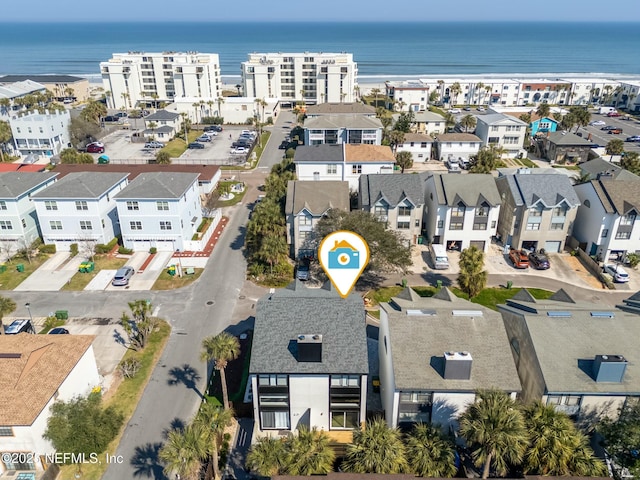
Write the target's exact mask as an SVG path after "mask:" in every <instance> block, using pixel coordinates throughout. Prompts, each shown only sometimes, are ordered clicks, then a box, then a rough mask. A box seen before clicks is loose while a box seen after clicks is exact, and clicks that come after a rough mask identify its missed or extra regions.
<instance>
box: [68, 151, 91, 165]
mask: <svg viewBox="0 0 640 480" xmlns="http://www.w3.org/2000/svg"><path fill="white" fill-rule="evenodd" d="M60 162H61V163H93V157H92V156H91V155H90V154H88V153H81V152H78V151H77V150H76V149H75V148H65V149H64V150H62V151H61V152H60Z"/></svg>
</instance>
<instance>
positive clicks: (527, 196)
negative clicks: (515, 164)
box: [496, 173, 580, 208]
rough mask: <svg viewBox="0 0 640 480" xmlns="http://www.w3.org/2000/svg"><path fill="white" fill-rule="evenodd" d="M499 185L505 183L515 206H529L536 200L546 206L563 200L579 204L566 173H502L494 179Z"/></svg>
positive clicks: (572, 204)
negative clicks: (502, 174)
mask: <svg viewBox="0 0 640 480" xmlns="http://www.w3.org/2000/svg"><path fill="white" fill-rule="evenodd" d="M496 183H497V184H498V185H500V186H501V188H502V187H503V186H505V185H506V188H508V189H509V191H510V192H511V195H512V196H513V198H514V201H515V204H516V206H525V207H526V208H529V207H531V206H533V205H535V204H536V203H538V202H540V201H541V202H542V203H543V204H544V205H545V206H546V207H553V206H556V205H558V204H560V202H562V200H565V201H566V202H567V203H568V205H569V207H574V206H578V205H580V199H579V198H578V195H577V194H576V192H575V190H574V188H573V185H572V183H571V179H570V178H569V177H567V176H566V175H557V174H552V173H550V174H540V175H530V174H525V173H521V174H515V175H504V176H502V177H499V178H497V179H496Z"/></svg>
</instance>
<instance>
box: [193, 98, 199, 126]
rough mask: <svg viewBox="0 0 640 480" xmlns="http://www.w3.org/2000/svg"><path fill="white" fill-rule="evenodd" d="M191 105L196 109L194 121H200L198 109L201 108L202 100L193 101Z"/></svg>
mask: <svg viewBox="0 0 640 480" xmlns="http://www.w3.org/2000/svg"><path fill="white" fill-rule="evenodd" d="M191 106H192V107H193V109H194V110H195V115H194V117H193V123H198V110H200V102H195V103H192V104H191Z"/></svg>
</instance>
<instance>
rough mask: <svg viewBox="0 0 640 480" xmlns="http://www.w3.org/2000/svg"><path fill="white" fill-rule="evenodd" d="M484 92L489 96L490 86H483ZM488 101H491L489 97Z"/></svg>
mask: <svg viewBox="0 0 640 480" xmlns="http://www.w3.org/2000/svg"><path fill="white" fill-rule="evenodd" d="M484 91H485V92H487V95H489V94H490V93H491V85H485V87H484ZM489 101H491V97H489ZM489 101H488V102H487V105H489Z"/></svg>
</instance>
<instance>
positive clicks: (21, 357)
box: [0, 333, 100, 478]
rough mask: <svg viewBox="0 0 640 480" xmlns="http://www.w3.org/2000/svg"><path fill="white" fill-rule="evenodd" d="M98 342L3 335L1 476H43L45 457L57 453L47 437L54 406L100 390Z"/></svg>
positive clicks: (76, 337) (0, 363) (0, 341)
mask: <svg viewBox="0 0 640 480" xmlns="http://www.w3.org/2000/svg"><path fill="white" fill-rule="evenodd" d="M94 338H95V337H93V336H89V335H32V334H29V333H20V334H18V335H0V353H2V355H0V391H1V392H2V409H0V474H2V473H6V472H8V471H13V472H14V473H13V474H15V473H16V472H17V473H18V474H19V473H20V472H25V471H34V470H40V471H41V470H43V469H44V468H45V464H47V463H49V462H46V461H45V459H44V456H45V455H47V454H53V453H55V450H54V448H53V445H51V443H50V442H49V441H48V440H46V439H44V438H43V434H44V432H45V430H46V428H47V420H48V419H49V417H50V415H51V406H52V405H53V404H54V403H55V402H56V401H69V400H71V399H73V398H74V397H77V396H79V395H86V394H88V393H89V392H91V389H92V388H94V387H96V386H99V385H100V374H99V373H98V367H97V365H96V359H95V355H94V353H93V347H92V343H93V340H94ZM25 452H33V453H34V455H33V456H31V455H24V453H25ZM5 454H8V455H5ZM11 454H15V455H11ZM25 473H26V472H25ZM15 478H19V475H18V477H15ZM20 478H21V477H20ZM30 478H35V477H30Z"/></svg>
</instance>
